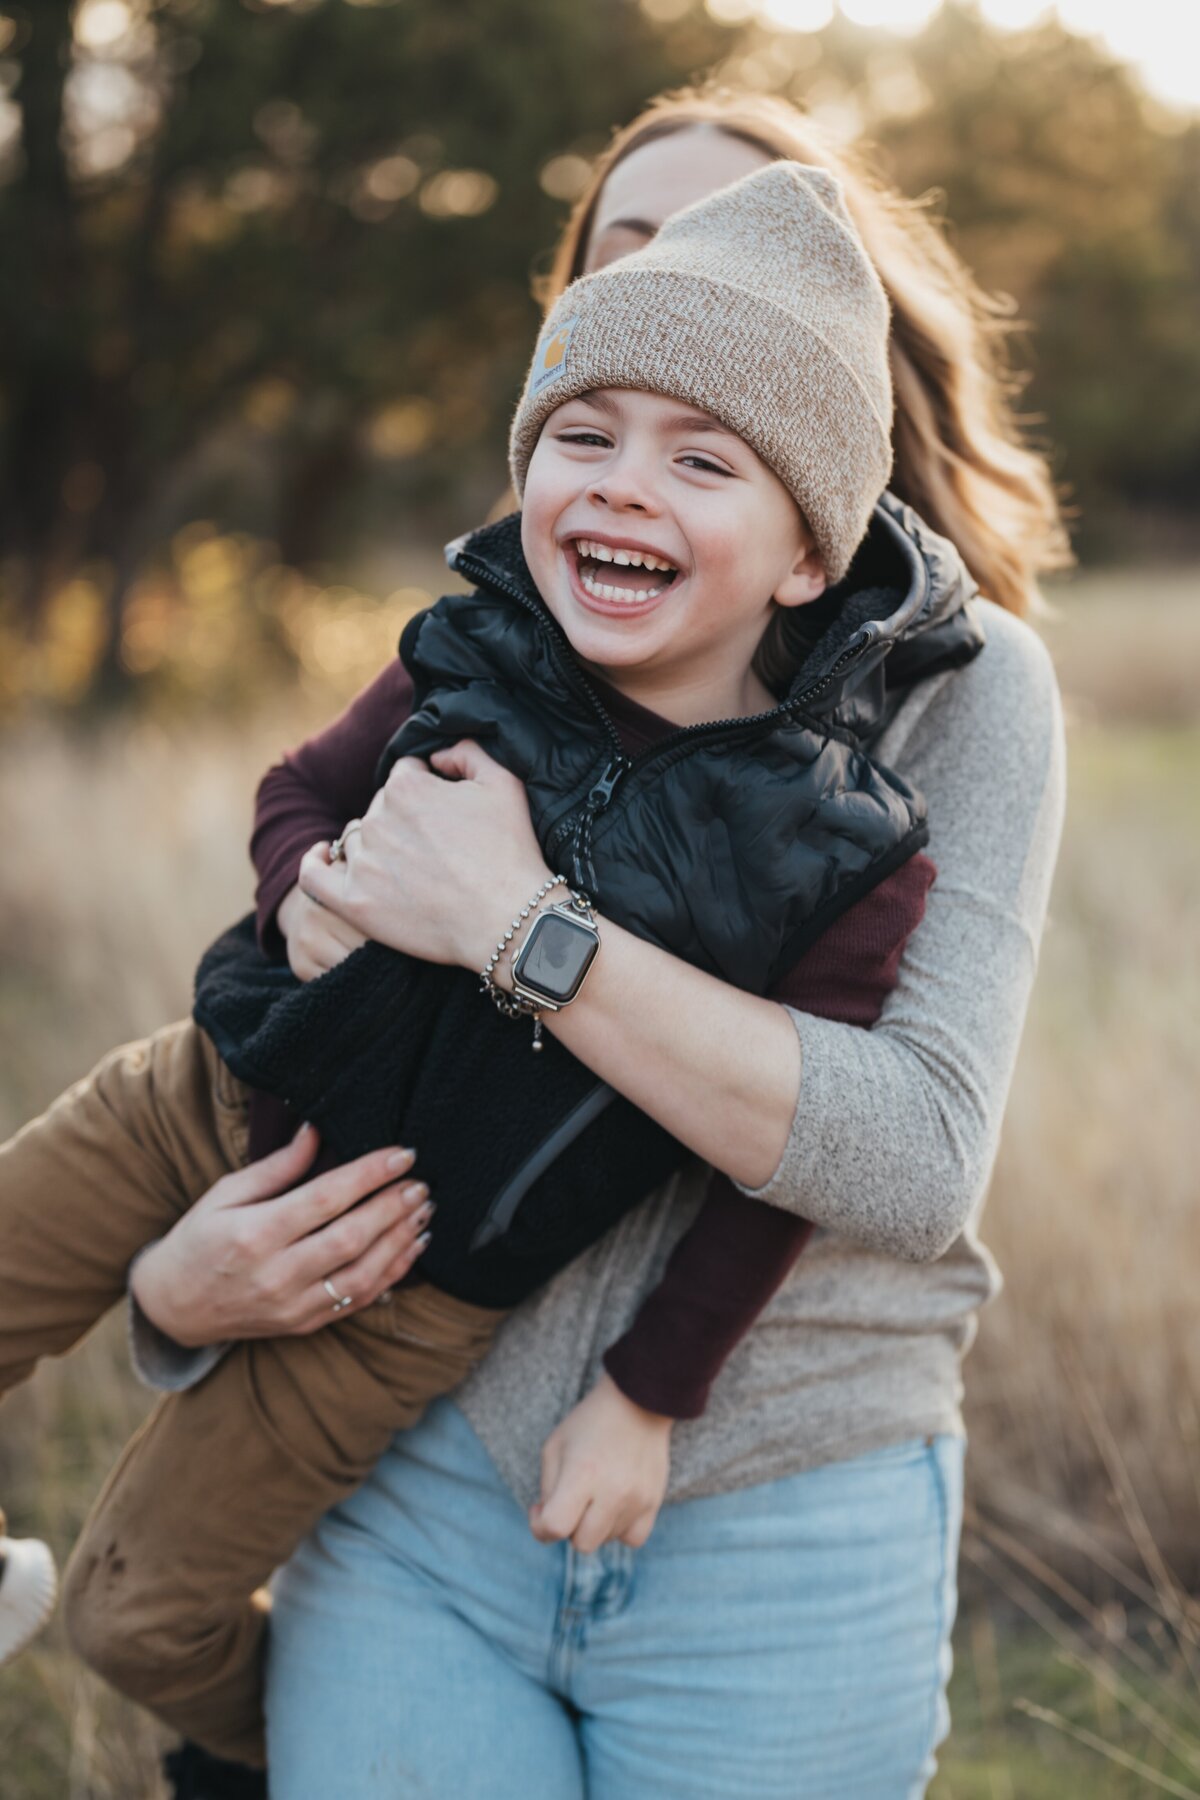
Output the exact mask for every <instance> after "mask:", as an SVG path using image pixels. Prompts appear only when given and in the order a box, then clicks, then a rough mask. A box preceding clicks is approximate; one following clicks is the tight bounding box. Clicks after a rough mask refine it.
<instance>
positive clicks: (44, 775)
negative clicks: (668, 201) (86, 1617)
mask: <svg viewBox="0 0 1200 1800" xmlns="http://www.w3.org/2000/svg"><path fill="white" fill-rule="evenodd" d="M1055 605H1056V617H1055V618H1054V619H1052V620H1051V621H1050V622H1049V623H1048V625H1047V627H1046V629H1047V633H1048V635H1049V637H1050V639H1051V642H1052V643H1053V645H1054V646H1055V649H1056V654H1057V656H1058V659H1059V664H1060V669H1061V672H1062V678H1063V684H1064V688H1065V691H1066V693H1067V697H1068V704H1069V709H1070V716H1071V726H1070V730H1071V805H1070V814H1069V822H1068V828H1067V836H1066V842H1065V845H1064V850H1063V857H1062V863H1061V866H1060V873H1059V877H1058V881H1057V884H1056V888H1055V893H1054V899H1053V903H1052V916H1051V921H1050V926H1049V929H1048V932H1047V937H1046V942H1045V947H1044V951H1043V961H1042V970H1041V976H1040V980H1039V986H1038V990H1037V994H1036V998H1035V1004H1034V1009H1033V1014H1032V1017H1031V1020H1030V1024H1029V1028H1028V1033H1027V1037H1026V1041H1025V1045H1024V1050H1023V1053H1022V1058H1021V1063H1020V1067H1019V1071H1018V1076H1017V1081H1016V1086H1015V1091H1014V1094H1013V1099H1012V1104H1011V1109H1010V1112H1009V1117H1008V1124H1007V1129H1006V1133H1005V1140H1004V1144H1003V1149H1002V1153H1001V1158H1000V1164H999V1168H998V1171H997V1175H996V1179H995V1183H994V1186H993V1191H992V1195H991V1198H990V1201H989V1208H988V1214H987V1218H986V1221H985V1236H986V1238H987V1240H988V1242H989V1243H990V1245H991V1247H992V1248H993V1250H994V1251H995V1252H996V1254H997V1256H998V1258H999V1261H1000V1263H1001V1266H1002V1267H1003V1269H1004V1271H1005V1276H1006V1284H1007V1285H1006V1288H1005V1291H1004V1294H1003V1295H1002V1297H1001V1298H1000V1300H999V1301H998V1302H997V1304H996V1305H995V1306H994V1307H993V1308H991V1309H990V1311H989V1313H988V1314H987V1316H986V1317H985V1319H984V1320H983V1323H982V1327H981V1331H980V1337H979V1342H978V1344H977V1346H976V1348H975V1349H974V1351H973V1352H972V1355H971V1358H970V1362H969V1364H968V1371H967V1373H968V1396H969V1425H970V1432H971V1456H970V1471H971V1500H970V1514H969V1523H968V1531H967V1534H966V1542H965V1549H964V1563H963V1581H964V1602H963V1606H962V1609H961V1613H960V1621H959V1629H958V1633H957V1637H956V1650H957V1671H956V1675H955V1682H954V1688H953V1691H952V1703H953V1706H954V1711H955V1731H954V1735H953V1738H952V1740H951V1743H950V1746H949V1748H948V1752H947V1754H946V1755H945V1757H944V1758H943V1769H942V1773H941V1775H940V1776H939V1777H938V1780H937V1783H936V1785H935V1789H934V1793H935V1795H936V1796H937V1800H1042V1797H1043V1796H1045V1800H1074V1797H1075V1796H1081V1797H1082V1796H1087V1797H1088V1800H1092V1797H1093V1796H1096V1797H1099V1800H1108V1797H1109V1796H1133V1795H1139V1796H1140V1795H1146V1794H1154V1793H1169V1794H1176V1795H1195V1796H1197V1797H1200V1689H1198V1685H1197V1671H1198V1670H1200V1607H1198V1606H1197V1604H1196V1602H1195V1600H1194V1599H1189V1597H1188V1596H1189V1593H1191V1594H1193V1595H1194V1594H1195V1593H1196V1592H1197V1591H1198V1590H1200V1309H1198V1308H1197V1306H1196V1285H1197V1273H1198V1261H1197V1259H1198V1253H1200V1230H1198V1223H1197V1220H1198V1208H1197V1201H1198V1200H1200V1177H1198V1174H1197V1169H1198V1167H1200V1111H1198V1096H1200V966H1198V959H1200V950H1198V947H1200V933H1198V932H1197V930H1196V924H1195V917H1194V911H1193V907H1194V899H1195V895H1196V893H1197V891H1198V890H1200V571H1196V572H1176V573H1173V574H1167V575H1162V576H1157V575H1152V576H1138V577H1136V578H1135V577H1133V576H1131V575H1125V576H1121V575H1112V574H1110V575H1104V576H1093V577H1089V578H1087V579H1086V580H1082V579H1081V580H1080V581H1078V582H1077V583H1075V584H1073V585H1072V586H1070V587H1068V588H1065V589H1062V590H1060V591H1059V593H1058V595H1057V596H1056V601H1055ZM331 704H332V703H331V702H329V701H327V700H326V701H322V700H320V699H313V698H311V697H310V698H309V699H307V700H306V701H305V702H304V703H303V705H302V706H298V705H297V704H296V703H294V702H288V701H286V700H284V699H281V698H278V697H276V698H274V699H272V701H271V702H270V703H269V704H268V705H265V706H264V707H263V708H262V710H261V711H260V713H259V714H257V715H256V716H254V717H250V718H245V717H243V718H239V720H238V723H237V724H236V726H233V725H231V724H229V723H228V722H223V723H215V722H213V723H205V722H198V721H196V720H195V719H193V720H191V721H190V722H188V723H187V724H186V725H178V726H173V725H172V722H171V720H170V719H169V718H166V719H163V718H142V719H140V720H136V721H125V722H119V723H110V724H108V725H106V726H104V727H102V728H96V727H82V726H81V727H71V728H70V729H68V728H66V727H64V725H63V724H62V723H61V722H57V723H49V722H41V723H39V722H37V721H27V722H25V723H24V724H22V725H21V726H20V727H15V728H13V729H12V730H11V731H10V732H9V733H8V735H7V736H5V737H0V818H2V819H3V822H4V847H5V854H4V856H3V859H2V860H0V1025H2V1036H0V1130H3V1131H4V1132H5V1133H7V1132H9V1131H11V1130H12V1129H14V1128H15V1127H16V1126H17V1125H18V1124H19V1123H20V1122H21V1121H22V1120H24V1119H25V1118H27V1117H28V1116H29V1115H31V1114H32V1113H34V1112H35V1111H36V1110H38V1109H39V1108H41V1107H42V1106H43V1105H44V1104H45V1103H46V1102H47V1101H49V1100H50V1099H51V1098H52V1096H53V1095H54V1094H55V1093H56V1092H57V1091H58V1090H59V1089H60V1088H61V1087H63V1086H64V1085H65V1084H66V1083H67V1082H68V1081H69V1080H71V1079H72V1078H74V1077H75V1076H77V1075H79V1074H81V1073H83V1072H84V1071H85V1070H86V1069H87V1068H88V1067H89V1066H90V1065H91V1063H92V1062H93V1061H94V1060H95V1059H96V1057H97V1056H98V1055H99V1054H100V1053H101V1052H103V1051H104V1050H105V1049H107V1048H108V1047H110V1046H111V1045H112V1044H114V1043H117V1042H119V1041H121V1040H122V1039H125V1038H129V1037H133V1036H136V1035H139V1034H141V1033H144V1032H146V1031H148V1030H150V1029H152V1028H153V1027H155V1026H156V1025H158V1024H160V1023H162V1022H164V1021H165V1020H167V1019H169V1018H172V1017H175V1016H177V1015H178V1014H179V1013H181V1012H182V1011H183V1010H184V1009H185V1008H186V1005H187V1001H188V993H189V983H190V974H191V969H192V966H193V964H194V961H195V958H196V954H197V952H198V951H199V950H200V949H201V948H202V947H203V946H204V945H205V944H206V943H207V942H208V940H209V938H210V937H211V936H212V935H213V934H214V932H215V930H216V929H217V928H218V927H219V926H221V925H222V924H223V923H225V922H226V921H227V920H228V919H229V918H230V917H232V916H233V915H234V913H235V912H236V911H238V910H241V909H244V907H245V905H246V903H247V897H248V893H249V876H248V871H247V864H246V858H245V852H244V848H243V846H244V843H245V839H246V830H247V825H248V822H249V817H250V806H251V796H252V792H253V786H254V782H255V779H256V776H257V774H258V772H259V771H260V770H261V769H262V768H263V767H264V766H265V765H266V764H267V762H268V761H270V760H271V759H272V757H273V756H274V754H275V753H276V752H277V750H278V748H279V747H280V745H282V744H284V743H286V742H289V741H293V740H295V739H296V738H297V737H299V736H301V735H303V734H304V732H305V731H307V730H308V729H309V728H310V727H311V726H313V725H314V724H316V723H317V722H318V721H319V720H320V719H321V718H322V717H323V716H326V715H327V713H328V711H329V710H330V706H331ZM1189 915H1190V916H1189ZM0 1254H3V1246H2V1245H0ZM145 1407H146V1397H145V1396H144V1395H143V1394H142V1393H141V1392H140V1391H139V1390H138V1389H137V1387H136V1386H135V1384H134V1382H133V1380H132V1377H131V1376H130V1374H129V1372H128V1368H127V1365H126V1363H125V1359H124V1355H123V1346H122V1341H121V1331H120V1322H119V1321H118V1320H115V1319H114V1320H110V1321H109V1322H108V1323H107V1324H106V1325H105V1326H104V1327H102V1328H101V1330H100V1331H99V1332H97V1333H96V1334H95V1335H94V1336H93V1337H92V1339H91V1340H90V1341H89V1342H88V1344H87V1345H86V1346H85V1347H84V1348H83V1349H82V1350H81V1351H80V1352H79V1353H78V1354H76V1355H74V1356H72V1357H71V1358H69V1359H67V1360H66V1361H65V1362H63V1363H61V1364H56V1365H53V1366H48V1367H45V1368H43V1369H42V1370H41V1371H40V1373H39V1375H38V1377H37V1379H36V1380H35V1381H34V1383H33V1384H32V1385H31V1386H30V1387H29V1388H27V1389H25V1390H23V1391H22V1392H21V1393H20V1394H18V1395H17V1396H15V1397H14V1398H13V1399H12V1400H11V1401H10V1402H9V1403H8V1404H7V1405H6V1407H5V1410H4V1412H3V1415H2V1416H0V1495H3V1497H4V1500H5V1503H6V1504H7V1506H8V1507H9V1510H10V1513H11V1515H12V1519H13V1524H14V1528H15V1529H18V1530H22V1531H23V1530H30V1529H37V1530H40V1531H42V1532H44V1533H45V1535H47V1536H48V1537H49V1538H51V1539H52V1540H53V1542H54V1543H55V1545H56V1547H57V1548H58V1549H59V1551H60V1552H61V1551H65V1549H66V1548H67V1547H68V1546H69V1543H70V1541H71V1538H72V1534H73V1532H74V1531H75V1529H76V1527H77V1525H78V1523H79V1521H80V1519H81V1517H82V1515H83V1513H84V1511H85V1509H86V1506H87V1503H88V1499H89V1496H90V1495H91V1494H92V1493H93V1492H94V1490H95V1487H96V1484H97V1482H98V1481H99V1479H100V1477H101V1476H102V1474H103V1472H104V1470H105V1468H106V1467H107V1465H108V1464H109V1462H110V1461H111V1460H112V1458H113V1456H114V1455H115V1453H116V1451H117V1449H118V1448H119V1446H120V1444H121V1443H122V1441H123V1440H124V1438H125V1437H126V1435H127V1434H128V1432H129V1430H130V1429H131V1427H132V1426H133V1425H134V1424H135V1422H136V1421H137V1420H138V1418H139V1417H140V1416H141V1415H142V1413H143V1412H144V1410H145ZM158 1742H159V1739H158V1736H157V1734H156V1732H155V1730H154V1728H153V1727H152V1726H150V1725H149V1724H148V1723H147V1722H145V1721H144V1720H143V1719H141V1718H140V1717H139V1716H137V1715H135V1714H134V1712H133V1711H132V1709H129V1708H126V1707H124V1706H122V1705H119V1704H118V1703H116V1702H115V1701H114V1700H112V1699H111V1698H110V1697H109V1696H108V1695H107V1694H105V1693H104V1692H103V1691H102V1690H101V1688H100V1686H99V1684H98V1683H96V1682H94V1681H93V1680H91V1679H90V1678H89V1677H87V1676H85V1675H84V1674H82V1672H81V1671H80V1670H79V1669H78V1668H77V1667H76V1666H75V1665H74V1664H73V1662H72V1661H71V1659H70V1658H69V1657H68V1655H67V1654H66V1652H65V1650H64V1647H63V1644H62V1640H61V1635H60V1634H59V1632H58V1629H57V1628H55V1629H54V1630H52V1631H51V1632H50V1633H49V1634H48V1635H47V1636H46V1637H45V1638H44V1639H43V1640H42V1641H41V1643H40V1645H39V1647H38V1648H37V1650H36V1651H35V1652H32V1653H31V1654H29V1655H28V1656H26V1657H25V1658H23V1659H22V1660H21V1661H20V1662H19V1663H18V1664H16V1665H14V1666H13V1667H12V1668H11V1669H10V1670H7V1671H5V1673H4V1675H3V1676H2V1677H0V1800H154V1797H155V1796H157V1795H158V1793H159V1789H158V1787H157V1785H156V1776H155V1773H154V1759H155V1750H156V1746H157V1744H158ZM348 1800H354V1797H353V1796H349V1797H348Z"/></svg>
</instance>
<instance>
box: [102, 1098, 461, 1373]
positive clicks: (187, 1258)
mask: <svg viewBox="0 0 1200 1800" xmlns="http://www.w3.org/2000/svg"><path fill="white" fill-rule="evenodd" d="M317 1143H318V1137H317V1132H316V1130H315V1128H314V1127H313V1126H311V1125H305V1126H302V1127H301V1129H300V1130H299V1131H298V1132H297V1134H296V1136H295V1137H294V1138H293V1139H292V1141H291V1143H290V1144H288V1145H286V1146H285V1147H284V1149H282V1150H277V1151H276V1152H275V1154H274V1155H273V1156H265V1157H263V1158H262V1160H261V1161H260V1162H255V1163H251V1164H249V1165H248V1167H246V1168H244V1169H238V1170H237V1171H235V1172H234V1173H233V1174H230V1175H225V1176H223V1177H222V1179H221V1180H220V1181H218V1182H216V1183H215V1184H214V1185H213V1186H212V1187H211V1188H209V1190H208V1192H207V1193H206V1194H204V1195H202V1196H201V1198H200V1199H199V1200H197V1202H196V1204H195V1205H194V1206H192V1207H189V1209H188V1211H187V1212H185V1213H183V1214H182V1215H181V1217H180V1219H179V1220H178V1222H177V1223H176V1224H175V1225H173V1226H172V1228H171V1230H170V1231H169V1232H168V1233H167V1235H166V1237H164V1238H161V1239H160V1240H159V1242H158V1243H156V1244H152V1245H151V1246H150V1248H149V1249H148V1250H147V1251H145V1253H144V1254H143V1255H142V1256H141V1257H140V1258H139V1260H138V1263H137V1266H136V1268H135V1269H134V1271H133V1277H132V1282H131V1286H132V1289H133V1294H134V1298H135V1299H136V1300H137V1303H138V1305H139V1306H140V1307H141V1309H142V1311H143V1312H144V1313H145V1315H146V1317H147V1318H148V1319H149V1320H150V1323H151V1324H152V1325H156V1326H157V1327H158V1329H159V1330H160V1331H163V1332H165V1333H166V1335H167V1336H168V1337H170V1338H174V1340H175V1342H176V1343H177V1344H185V1345H189V1346H195V1345H200V1344H219V1343H223V1342H224V1341H225V1340H226V1339H228V1338H253V1337H278V1336H297V1335H303V1334H305V1333H307V1332H310V1331H318V1330H319V1329H320V1328H321V1326H322V1325H328V1324H330V1323H331V1321H332V1320H333V1319H335V1318H339V1317H343V1316H345V1314H347V1313H351V1312H360V1311H361V1310H362V1308H363V1307H364V1306H369V1305H370V1304H371V1302H372V1301H373V1300H377V1299H378V1298H379V1296H380V1294H382V1293H384V1292H385V1291H386V1289H388V1288H390V1287H393V1286H394V1285H395V1283H396V1282H398V1281H399V1280H400V1278H401V1276H403V1275H406V1274H407V1273H408V1271H409V1269H410V1268H411V1267H412V1265H413V1263H414V1262H415V1261H416V1259H417V1257H418V1256H420V1254H421V1252H422V1251H423V1250H424V1248H425V1246H426V1244H427V1243H428V1242H429V1238H428V1235H425V1227H426V1224H427V1223H428V1220H429V1218H430V1216H431V1214H432V1211H433V1208H432V1206H431V1205H430V1204H429V1190H428V1189H427V1188H426V1187H425V1185H424V1183H422V1182H412V1181H405V1180H404V1175H405V1174H406V1172H407V1171H408V1170H409V1169H410V1168H411V1167H412V1162H413V1152H412V1151H411V1150H400V1149H395V1150H375V1151H372V1152H371V1153H370V1155H368V1156H360V1157H359V1158H358V1160H357V1162H352V1163H346V1164H345V1165H344V1166H343V1167H342V1168H340V1169H331V1170H330V1171H329V1172H328V1173H327V1174H324V1175H317V1176H315V1177H314V1178H313V1179H312V1180H311V1181H306V1182H304V1183H303V1184H302V1185H301V1186H299V1187H296V1186H294V1185H293V1184H294V1183H296V1182H298V1181H299V1180H300V1178H301V1176H302V1175H303V1174H304V1171H305V1170H306V1169H307V1168H308V1167H309V1165H310V1164H311V1162H312V1159H313V1157H314V1155H315V1154H316V1150H317ZM368 1195H369V1196H370V1198H369V1199H368V1198H367V1196H368ZM326 1280H328V1281H329V1282H330V1283H331V1285H332V1286H333V1288H334V1289H335V1290H336V1292H337V1293H338V1295H339V1296H341V1295H346V1296H348V1297H349V1298H350V1300H351V1302H352V1304H351V1305H350V1306H347V1307H344V1308H342V1309H341V1311H340V1312H335V1311H334V1307H333V1301H332V1299H331V1298H330V1295H329V1291H328V1289H327V1288H326V1287H325V1286H324V1283H325V1281H326Z"/></svg>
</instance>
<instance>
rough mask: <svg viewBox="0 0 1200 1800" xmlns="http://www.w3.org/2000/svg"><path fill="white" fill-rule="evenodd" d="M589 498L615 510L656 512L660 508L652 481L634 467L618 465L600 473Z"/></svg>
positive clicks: (593, 483)
mask: <svg viewBox="0 0 1200 1800" xmlns="http://www.w3.org/2000/svg"><path fill="white" fill-rule="evenodd" d="M588 498H589V499H590V500H594V501H595V502H596V504H597V505H598V506H606V507H608V508H609V509H610V510H611V511H613V512H634V513H656V512H657V511H658V510H659V504H658V500H657V498H656V496H655V494H654V490H653V487H652V485H651V483H650V482H648V481H647V480H646V479H645V478H644V477H643V476H640V475H639V474H638V473H637V471H636V470H634V469H632V468H623V467H617V468H613V469H611V470H606V471H605V472H604V474H602V475H598V476H597V477H596V479H595V480H594V481H593V482H592V484H591V487H590V488H589V490H588Z"/></svg>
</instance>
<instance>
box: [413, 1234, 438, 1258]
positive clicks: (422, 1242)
mask: <svg viewBox="0 0 1200 1800" xmlns="http://www.w3.org/2000/svg"><path fill="white" fill-rule="evenodd" d="M432 1242H433V1233H432V1231H423V1232H422V1233H421V1235H420V1237H419V1238H418V1239H417V1241H416V1243H415V1244H414V1246H413V1248H414V1249H415V1250H416V1251H417V1252H418V1254H419V1253H420V1252H421V1251H422V1250H428V1248H429V1246H430V1244H431V1243H432Z"/></svg>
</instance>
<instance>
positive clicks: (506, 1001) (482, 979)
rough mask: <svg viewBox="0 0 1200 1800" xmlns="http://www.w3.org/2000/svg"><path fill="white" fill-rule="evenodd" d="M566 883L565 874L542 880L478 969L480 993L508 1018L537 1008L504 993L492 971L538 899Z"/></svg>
mask: <svg viewBox="0 0 1200 1800" xmlns="http://www.w3.org/2000/svg"><path fill="white" fill-rule="evenodd" d="M568 885H569V883H568V881H567V878H566V876H565V875H555V876H554V877H553V878H552V879H551V880H550V881H543V883H542V885H541V887H540V888H539V889H538V891H537V893H536V894H535V895H534V896H533V899H532V900H531V901H530V902H529V905H528V906H523V907H522V908H521V910H520V912H519V913H518V914H517V916H516V918H515V919H514V920H513V922H512V924H511V925H510V926H509V928H508V930H507V931H506V932H505V933H504V936H503V937H502V938H501V939H500V942H499V943H498V944H497V945H496V948H495V949H494V950H493V951H492V954H491V956H490V957H489V958H488V961H487V963H486V964H485V966H484V967H483V968H482V969H481V970H480V973H479V991H480V993H482V994H490V995H491V997H492V1001H493V1004H494V1005H495V1006H497V1007H498V1008H499V1010H500V1011H501V1012H502V1013H504V1014H505V1015H506V1017H508V1018H510V1019H519V1018H521V1017H522V1016H523V1015H525V1014H526V1013H530V1012H536V1011H537V1008H536V1007H535V1006H533V1005H532V1003H531V1002H530V1001H528V1000H522V999H521V997H520V996H519V995H518V994H506V993H505V992H504V989H503V988H502V987H497V985H496V983H495V982H494V981H493V980H492V971H493V970H494V969H495V967H496V964H497V963H498V962H499V961H500V958H501V957H502V956H503V955H504V952H505V951H506V950H507V948H508V946H509V944H511V942H512V940H513V938H514V937H515V936H516V934H517V932H518V931H520V930H521V929H522V927H523V926H524V924H525V921H526V919H528V917H529V915H530V913H531V912H533V911H534V909H535V908H536V906H537V905H538V903H539V901H541V900H544V899H545V897H546V895H547V894H548V893H550V891H551V889H553V888H556V887H567V886H568Z"/></svg>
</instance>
